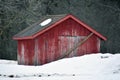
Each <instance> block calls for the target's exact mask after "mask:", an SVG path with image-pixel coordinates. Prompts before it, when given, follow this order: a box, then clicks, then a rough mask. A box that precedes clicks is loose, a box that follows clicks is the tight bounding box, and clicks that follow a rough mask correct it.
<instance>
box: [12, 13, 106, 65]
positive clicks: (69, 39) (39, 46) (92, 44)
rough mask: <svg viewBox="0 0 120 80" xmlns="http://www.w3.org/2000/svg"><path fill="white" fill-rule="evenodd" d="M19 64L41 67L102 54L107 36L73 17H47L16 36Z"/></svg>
mask: <svg viewBox="0 0 120 80" xmlns="http://www.w3.org/2000/svg"><path fill="white" fill-rule="evenodd" d="M13 39H14V40H17V41H18V50H17V51H18V64H24V65H41V64H45V63H48V62H51V61H55V60H58V59H61V58H64V57H73V56H81V55H84V54H90V53H98V52H100V41H101V40H107V39H106V37H104V36H103V35H101V34H100V33H98V32H97V31H95V30H94V29H92V28H91V27H90V26H88V25H86V24H85V23H83V22H82V21H80V20H79V19H77V18H76V17H74V16H73V15H70V14H69V15H47V16H45V17H43V18H42V19H41V20H40V21H38V22H37V23H35V24H33V25H31V26H30V27H27V28H26V29H24V30H23V31H21V32H20V33H18V34H16V35H15V36H14V37H13Z"/></svg>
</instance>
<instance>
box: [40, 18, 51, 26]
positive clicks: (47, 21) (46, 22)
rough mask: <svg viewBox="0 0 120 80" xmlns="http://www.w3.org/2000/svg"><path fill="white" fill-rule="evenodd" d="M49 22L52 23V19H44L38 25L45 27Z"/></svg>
mask: <svg viewBox="0 0 120 80" xmlns="http://www.w3.org/2000/svg"><path fill="white" fill-rule="evenodd" d="M51 21H52V18H49V19H46V20H44V21H43V22H41V23H40V24H39V25H41V26H45V25H47V24H49V23H50V22H51Z"/></svg>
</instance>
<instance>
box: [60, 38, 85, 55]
mask: <svg viewBox="0 0 120 80" xmlns="http://www.w3.org/2000/svg"><path fill="white" fill-rule="evenodd" d="M82 39H83V37H80V36H59V53H60V56H62V55H64V53H65V52H66V51H67V50H69V49H71V48H73V47H74V46H75V45H76V44H78V42H80V41H81V40H82ZM77 53H78V49H75V50H74V51H72V52H71V53H70V54H69V55H68V57H73V56H76V55H77Z"/></svg>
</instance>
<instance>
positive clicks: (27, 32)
mask: <svg viewBox="0 0 120 80" xmlns="http://www.w3.org/2000/svg"><path fill="white" fill-rule="evenodd" d="M65 16H67V14H62V15H47V16H44V17H42V18H41V20H39V21H38V22H36V23H35V24H33V25H31V26H29V27H27V28H26V29H24V30H23V31H21V32H19V33H18V34H16V35H15V36H14V37H21V38H22V37H27V36H32V35H34V34H36V33H38V32H39V31H41V30H43V29H45V28H47V27H49V26H50V25H52V24H54V23H55V22H57V21H59V20H61V19H62V18H64V17H65ZM46 19H52V21H51V22H50V23H48V24H47V25H45V26H41V25H40V23H42V22H43V21H45V20H46Z"/></svg>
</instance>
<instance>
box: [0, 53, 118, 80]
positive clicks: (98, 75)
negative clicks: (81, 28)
mask: <svg viewBox="0 0 120 80" xmlns="http://www.w3.org/2000/svg"><path fill="white" fill-rule="evenodd" d="M0 80H120V54H114V55H113V54H109V53H107V54H101V53H98V54H90V55H84V56H81V57H73V58H65V59H61V60H58V61H54V62H51V63H49V64H45V65H42V66H24V65H17V62H16V61H10V60H0Z"/></svg>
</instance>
